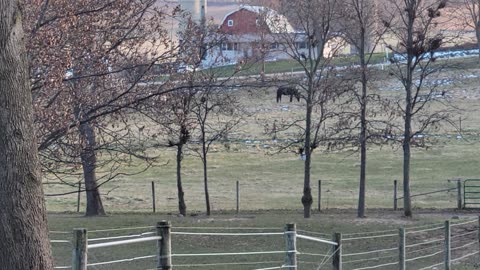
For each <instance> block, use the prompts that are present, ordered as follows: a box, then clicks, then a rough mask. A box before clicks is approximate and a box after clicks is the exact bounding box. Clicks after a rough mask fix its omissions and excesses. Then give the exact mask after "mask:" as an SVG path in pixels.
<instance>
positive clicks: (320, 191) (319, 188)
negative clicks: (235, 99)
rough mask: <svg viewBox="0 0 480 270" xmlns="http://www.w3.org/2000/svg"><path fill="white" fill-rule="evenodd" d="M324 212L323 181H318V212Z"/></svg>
mask: <svg viewBox="0 0 480 270" xmlns="http://www.w3.org/2000/svg"><path fill="white" fill-rule="evenodd" d="M321 210H322V180H318V212H320V211H321Z"/></svg>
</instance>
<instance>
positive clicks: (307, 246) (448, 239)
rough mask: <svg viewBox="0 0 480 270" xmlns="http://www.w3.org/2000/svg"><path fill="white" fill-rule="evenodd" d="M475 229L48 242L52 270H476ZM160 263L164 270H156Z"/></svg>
mask: <svg viewBox="0 0 480 270" xmlns="http://www.w3.org/2000/svg"><path fill="white" fill-rule="evenodd" d="M479 224H480V218H478V219H467V220H455V221H453V222H451V221H446V222H445V223H438V224H429V225H422V226H414V227H404V228H400V229H398V230H378V231H366V232H355V233H345V234H340V233H335V234H333V237H332V235H331V234H326V233H321V232H314V231H308V230H302V229H298V230H296V229H295V227H293V228H294V229H292V230H289V229H284V230H282V229H281V228H275V227H269V228H258V227H251V228H242V227H236V228H234V227H172V228H170V227H168V234H167V235H166V234H165V231H162V230H161V229H159V228H161V226H158V225H157V226H144V227H127V228H115V229H102V230H92V231H88V237H87V231H86V230H83V231H84V233H80V234H79V231H80V232H81V231H82V230H75V231H74V235H75V236H76V237H74V238H73V239H67V238H66V237H65V236H67V235H68V234H72V232H67V231H51V232H50V235H51V240H50V242H51V243H52V245H53V247H54V250H55V251H57V252H59V251H63V252H64V253H63V254H61V253H56V254H55V259H56V260H55V263H56V266H55V269H82V270H83V269H132V270H136V269H142V270H143V269H171V268H175V269H176V268H179V269H183V268H186V269H188V268H195V269H212V268H215V269H229V270H230V269H234V270H236V269H249V270H252V269H255V270H260V269H264V270H266V269H288V270H297V269H312V270H314V269H317V270H319V269H334V270H336V269H346V270H367V269H387V268H391V267H394V268H396V267H397V266H398V267H400V266H401V265H404V268H401V267H400V269H452V268H451V267H452V265H458V264H468V265H474V264H475V263H478V261H479V259H480V257H479V255H480V252H479V243H480V238H479V230H480V227H479ZM288 226H291V225H288V224H287V226H286V228H289V227H288ZM293 226H294V225H293ZM79 235H80V238H79ZM82 239H83V240H82ZM167 240H168V241H167ZM165 241H167V242H170V243H169V244H168V243H166V242H165ZM82 243H84V245H83V246H82ZM169 245H170V246H169ZM72 250H73V254H74V257H73V258H72V257H71V254H72ZM82 250H84V252H85V255H84V257H83V256H79V254H82V253H81V251H82ZM87 253H88V256H87V255H86V254H87ZM59 256H63V257H59ZM87 257H88V261H87V259H86V258H87ZM72 261H73V265H72V264H69V262H72ZM165 261H167V264H170V267H171V268H158V267H159V266H160V265H161V264H162V263H165ZM82 267H83V268H82Z"/></svg>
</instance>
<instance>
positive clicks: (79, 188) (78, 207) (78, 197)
mask: <svg viewBox="0 0 480 270" xmlns="http://www.w3.org/2000/svg"><path fill="white" fill-rule="evenodd" d="M81 192H82V182H81V181H78V194H77V213H79V212H80V193H81Z"/></svg>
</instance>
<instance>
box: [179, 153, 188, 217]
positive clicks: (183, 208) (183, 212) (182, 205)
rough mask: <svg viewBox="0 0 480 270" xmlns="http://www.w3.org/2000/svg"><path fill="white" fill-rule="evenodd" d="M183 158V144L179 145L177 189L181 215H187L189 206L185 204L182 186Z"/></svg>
mask: <svg viewBox="0 0 480 270" xmlns="http://www.w3.org/2000/svg"><path fill="white" fill-rule="evenodd" d="M182 159H183V144H178V145H177V190H178V211H179V212H180V215H183V216H186V215H187V206H186V204H185V197H184V195H185V194H184V192H183V186H182Z"/></svg>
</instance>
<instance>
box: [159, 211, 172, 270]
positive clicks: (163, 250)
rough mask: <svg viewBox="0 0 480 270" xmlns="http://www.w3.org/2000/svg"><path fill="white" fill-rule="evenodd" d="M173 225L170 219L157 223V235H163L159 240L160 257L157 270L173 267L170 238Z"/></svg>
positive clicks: (168, 269)
mask: <svg viewBox="0 0 480 270" xmlns="http://www.w3.org/2000/svg"><path fill="white" fill-rule="evenodd" d="M171 228H172V225H171V224H170V221H165V220H163V221H160V222H158V223H157V235H158V236H160V237H161V239H159V240H158V242H157V245H158V258H157V270H170V269H172V240H171V238H170V231H171Z"/></svg>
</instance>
